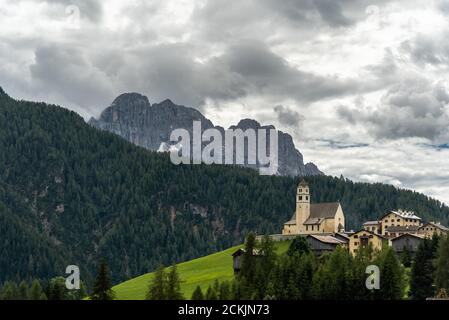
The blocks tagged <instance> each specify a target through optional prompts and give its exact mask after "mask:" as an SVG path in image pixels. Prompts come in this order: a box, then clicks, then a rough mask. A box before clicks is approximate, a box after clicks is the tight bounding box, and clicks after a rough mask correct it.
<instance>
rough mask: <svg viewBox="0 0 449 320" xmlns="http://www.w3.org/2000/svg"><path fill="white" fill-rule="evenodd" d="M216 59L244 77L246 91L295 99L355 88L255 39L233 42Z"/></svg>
mask: <svg viewBox="0 0 449 320" xmlns="http://www.w3.org/2000/svg"><path fill="white" fill-rule="evenodd" d="M217 60H218V62H219V63H221V64H223V65H225V66H226V68H229V70H230V71H231V72H232V73H234V74H237V75H238V76H239V78H241V79H243V80H244V83H245V87H246V88H247V89H246V90H247V91H249V90H253V91H255V93H259V94H262V95H263V94H266V95H270V96H279V97H290V98H293V99H295V100H296V101H298V102H313V101H317V100H320V99H326V98H331V97H336V96H341V95H344V94H347V93H348V92H350V91H353V90H354V89H356V88H358V87H359V86H358V84H357V83H356V82H355V81H352V80H344V79H341V78H339V77H337V76H329V77H322V76H318V75H315V74H312V73H309V72H304V71H301V70H299V69H297V68H295V67H293V66H291V65H290V64H289V63H288V62H287V61H286V60H285V59H283V58H282V57H281V56H279V55H276V54H275V53H273V52H272V51H271V50H270V49H269V48H268V47H267V46H266V45H264V44H262V43H259V42H250V41H246V42H242V43H239V44H236V45H233V46H231V47H230V48H229V49H228V51H227V52H226V53H225V54H224V55H223V56H221V57H219V58H218V59H217Z"/></svg>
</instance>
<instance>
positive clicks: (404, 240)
mask: <svg viewBox="0 0 449 320" xmlns="http://www.w3.org/2000/svg"><path fill="white" fill-rule="evenodd" d="M422 241H424V235H420V234H411V233H405V234H402V235H400V236H398V237H396V238H393V239H391V246H392V248H393V250H394V251H395V252H398V253H401V252H402V251H404V248H407V249H408V251H410V252H416V251H417V250H418V247H419V245H420V244H421V242H422Z"/></svg>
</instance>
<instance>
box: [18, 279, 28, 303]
mask: <svg viewBox="0 0 449 320" xmlns="http://www.w3.org/2000/svg"><path fill="white" fill-rule="evenodd" d="M19 299H20V300H28V283H27V282H26V281H24V280H23V281H21V282H20V284H19Z"/></svg>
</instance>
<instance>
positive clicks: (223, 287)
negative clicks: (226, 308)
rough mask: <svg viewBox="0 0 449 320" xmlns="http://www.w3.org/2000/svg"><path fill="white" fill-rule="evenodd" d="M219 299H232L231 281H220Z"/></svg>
mask: <svg viewBox="0 0 449 320" xmlns="http://www.w3.org/2000/svg"><path fill="white" fill-rule="evenodd" d="M218 299H219V300H231V285H230V284H229V281H223V282H222V283H220V290H219V294H218Z"/></svg>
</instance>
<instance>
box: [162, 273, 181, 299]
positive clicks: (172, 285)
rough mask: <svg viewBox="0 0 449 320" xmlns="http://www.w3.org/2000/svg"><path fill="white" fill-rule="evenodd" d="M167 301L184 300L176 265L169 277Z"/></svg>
mask: <svg viewBox="0 0 449 320" xmlns="http://www.w3.org/2000/svg"><path fill="white" fill-rule="evenodd" d="M166 298H167V300H183V299H184V296H183V295H182V293H181V279H180V278H179V274H178V270H177V267H176V265H174V266H172V267H171V269H170V271H169V273H168V275H167V288H166Z"/></svg>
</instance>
